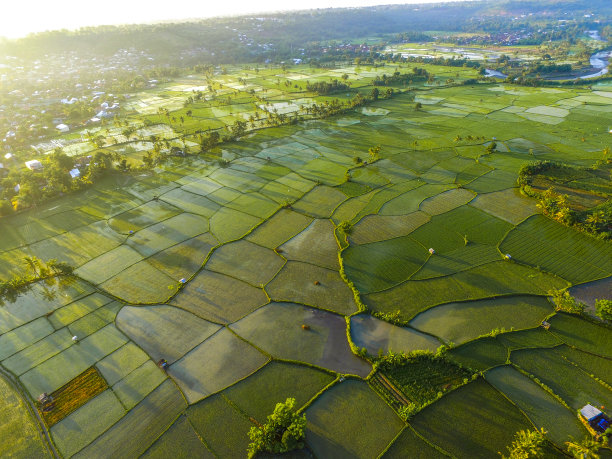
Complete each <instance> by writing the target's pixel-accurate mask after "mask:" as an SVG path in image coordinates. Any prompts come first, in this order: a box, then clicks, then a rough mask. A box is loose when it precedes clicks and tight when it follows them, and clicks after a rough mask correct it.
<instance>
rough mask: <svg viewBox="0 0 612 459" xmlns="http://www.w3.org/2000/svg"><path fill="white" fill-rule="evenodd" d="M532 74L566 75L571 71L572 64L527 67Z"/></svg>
mask: <svg viewBox="0 0 612 459" xmlns="http://www.w3.org/2000/svg"><path fill="white" fill-rule="evenodd" d="M529 71H531V72H534V73H568V72H571V71H572V64H542V63H539V64H536V65H533V66H530V67H529Z"/></svg>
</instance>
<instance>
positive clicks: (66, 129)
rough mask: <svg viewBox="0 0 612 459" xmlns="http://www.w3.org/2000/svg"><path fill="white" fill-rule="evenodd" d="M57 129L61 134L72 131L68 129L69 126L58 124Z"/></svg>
mask: <svg viewBox="0 0 612 459" xmlns="http://www.w3.org/2000/svg"><path fill="white" fill-rule="evenodd" d="M55 129H57V130H58V131H60V132H68V131H69V130H70V128H69V127H68V125H67V124H63V123H62V124H58V125H57V126H55Z"/></svg>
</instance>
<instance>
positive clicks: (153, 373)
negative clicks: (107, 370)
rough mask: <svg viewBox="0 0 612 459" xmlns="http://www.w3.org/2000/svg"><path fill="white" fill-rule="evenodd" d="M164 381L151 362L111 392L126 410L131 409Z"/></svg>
mask: <svg viewBox="0 0 612 459" xmlns="http://www.w3.org/2000/svg"><path fill="white" fill-rule="evenodd" d="M165 379H166V375H165V374H164V372H163V371H162V370H161V369H159V368H158V367H157V365H156V364H155V363H153V362H152V361H151V360H147V361H146V362H145V363H144V364H143V365H142V366H140V367H138V368H136V369H135V370H134V371H132V372H131V373H130V374H129V375H127V376H126V377H124V378H123V379H121V380H120V381H118V382H117V383H115V384H114V385H113V392H114V393H115V395H116V396H117V397H118V398H119V400H120V401H121V404H122V405H123V406H124V407H125V409H126V410H130V409H132V408H133V407H134V406H136V405H137V404H138V403H140V401H141V400H142V399H143V398H145V397H146V396H147V395H148V394H149V393H150V392H151V391H152V390H153V389H155V388H156V387H157V386H159V385H160V384H161V383H162V382H163V381H164V380H165Z"/></svg>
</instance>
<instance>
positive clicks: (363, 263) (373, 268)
mask: <svg viewBox="0 0 612 459" xmlns="http://www.w3.org/2000/svg"><path fill="white" fill-rule="evenodd" d="M428 256H429V253H428V252H427V249H426V248H425V247H423V246H422V245H421V244H419V243H418V242H416V241H415V240H414V239H412V238H411V237H410V236H405V237H400V238H395V239H390V240H388V241H381V242H373V243H371V244H364V245H359V246H351V247H349V248H348V249H346V250H345V251H343V252H342V258H343V259H344V269H345V272H346V275H347V277H348V278H349V279H350V280H351V281H352V282H354V284H355V287H357V289H358V290H359V291H360V292H361V293H370V292H376V291H379V290H384V289H387V288H389V287H393V286H394V285H397V284H399V283H401V282H403V281H405V280H406V279H408V278H409V277H410V276H411V275H412V274H414V273H415V272H416V271H417V270H418V269H419V268H420V267H421V266H422V265H423V263H425V261H426V260H427V258H428Z"/></svg>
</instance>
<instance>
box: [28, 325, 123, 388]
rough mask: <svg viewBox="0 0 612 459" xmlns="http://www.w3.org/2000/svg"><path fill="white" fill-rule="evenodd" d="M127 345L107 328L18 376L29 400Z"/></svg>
mask: <svg viewBox="0 0 612 459" xmlns="http://www.w3.org/2000/svg"><path fill="white" fill-rule="evenodd" d="M126 342H127V338H126V337H125V336H123V335H122V334H121V333H120V332H119V331H118V330H117V329H116V328H115V326H114V325H112V324H111V325H107V326H106V327H104V328H102V329H101V330H98V331H97V332H95V333H93V334H92V335H90V336H88V337H87V338H85V339H83V340H81V341H79V343H78V344H72V345H71V346H70V347H69V348H67V349H66V350H64V351H62V352H60V353H59V354H56V355H54V356H53V357H51V358H50V359H48V360H45V361H44V362H42V363H41V364H40V365H38V366H36V367H34V368H32V369H31V370H29V371H27V372H26V373H24V374H23V375H21V376H20V378H19V379H20V380H21V382H22V383H23V385H24V386H25V387H26V389H27V390H28V392H29V393H30V395H31V396H32V397H33V398H36V397H38V396H39V395H40V394H42V393H43V392H47V393H52V392H53V391H55V390H57V389H59V388H60V387H62V386H63V385H64V384H66V383H68V382H69V381H70V380H72V379H73V378H76V377H77V376H78V375H80V374H81V373H83V372H84V371H85V370H86V369H87V368H89V367H91V366H92V365H94V364H95V363H96V362H97V361H98V360H101V359H102V358H104V357H106V356H107V355H108V354H110V353H112V352H113V351H115V350H116V349H118V348H119V347H121V346H123V345H124V344H125V343H126Z"/></svg>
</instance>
